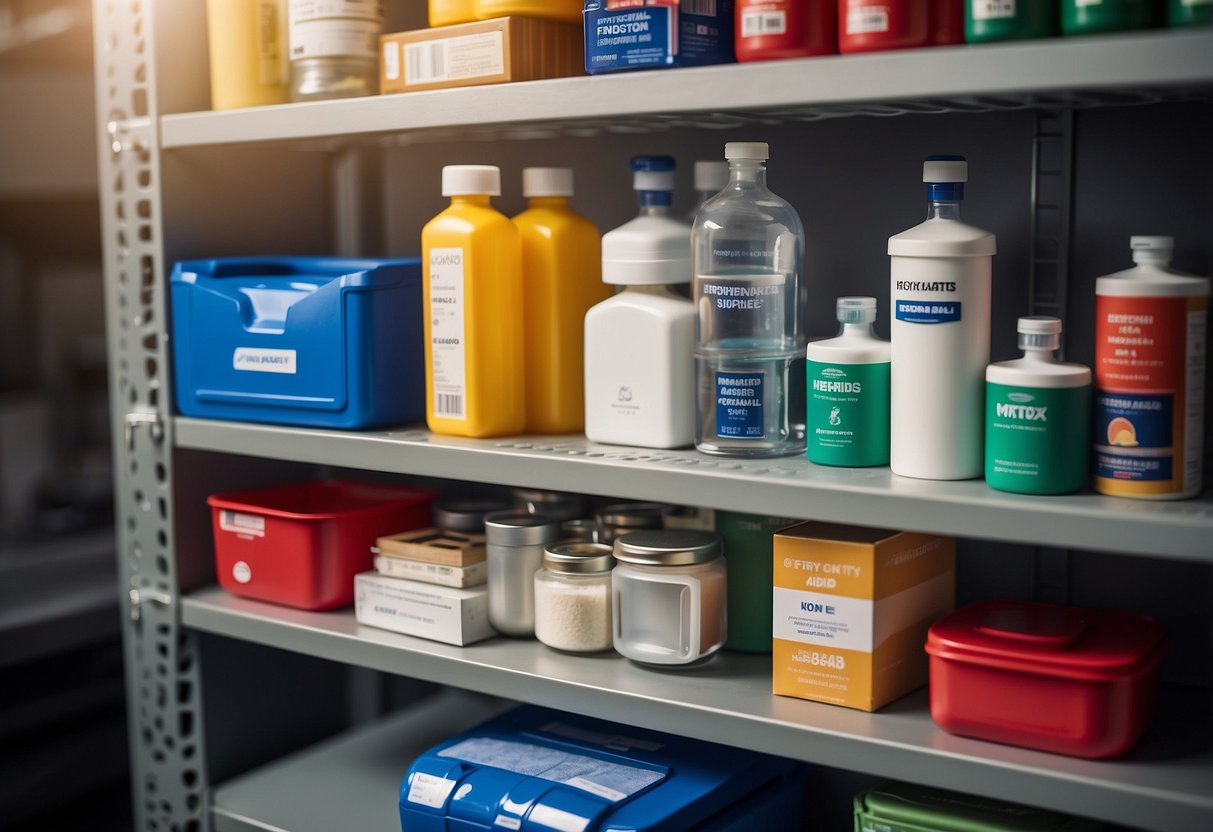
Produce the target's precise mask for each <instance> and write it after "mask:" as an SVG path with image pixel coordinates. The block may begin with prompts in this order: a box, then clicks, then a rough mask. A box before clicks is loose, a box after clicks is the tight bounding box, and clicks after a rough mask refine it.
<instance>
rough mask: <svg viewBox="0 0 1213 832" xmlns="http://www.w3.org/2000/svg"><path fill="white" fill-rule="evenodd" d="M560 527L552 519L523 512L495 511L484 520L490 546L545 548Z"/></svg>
mask: <svg viewBox="0 0 1213 832" xmlns="http://www.w3.org/2000/svg"><path fill="white" fill-rule="evenodd" d="M559 529H560V527H559V526H558V525H557V524H556V519H555V518H554V517H549V516H548V515H546V514H528V513H527V512H525V511H495V512H493V513H492V514H489V515H486V516H485V518H484V535H485V539H486V541H487V543H488V545H490V546H546V545H547V544H549V543H554V542H555V541H556V536H557V535H558V534H559V533H560V532H559Z"/></svg>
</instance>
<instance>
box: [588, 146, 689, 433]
mask: <svg viewBox="0 0 1213 832" xmlns="http://www.w3.org/2000/svg"><path fill="white" fill-rule="evenodd" d="M632 172H633V183H634V184H633V186H634V187H635V189H636V195H637V197H638V199H639V201H640V215H639V216H637V217H636V218H635V219H633V220H631V221H630V222H627V223H624V224H623V225H621V226H619V227H618V228H616V229H614V230H613V231H609V232H607V234H606V235H604V236H603V238H602V280H603V282H605V283H612V284H615V285H619V286H623V287H624V290H623V291H622V292H620V293H619V294H617V295H615V296H614V297H612V298H609V299H608V300H605V301H603V302H602V303H600V304H598V305H596V306H594V307H593V308H591V309H590V311H589V312H587V313H586V316H585V435H586V438H588V439H590V440H591V441H593V442H607V443H611V444H616V445H640V446H642V447H646V448H679V447H682V446H684V445H690V444H691V443H692V442H693V441H694V439H695V400H694V390H693V381H694V372H695V365H694V357H693V347H694V338H695V307H694V306H692V305H691V302H690V300H688V299H687V298H686V297H685V296H684V295H679V294H677V293H676V292H675V291H673V289H672V288H671V287H673V286H676V285H679V284H686V283H689V282H690V280H691V227H690V226H689V225H687V224H686V223H683V222H679V221H678V220H676V219H674V217H673V216H672V215H671V213H670V206H671V203H672V202H673V199H672V197H673V192H674V159H673V158H671V157H669V156H637V157H636V158H634V159H632Z"/></svg>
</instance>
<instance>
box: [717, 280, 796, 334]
mask: <svg viewBox="0 0 1213 832" xmlns="http://www.w3.org/2000/svg"><path fill="white" fill-rule="evenodd" d="M787 284H788V277H787V275H783V274H763V273H757V274H745V275H730V276H729V277H716V276H708V275H700V276H699V280H698V281H697V285H698V290H699V295H700V297H701V298H706V299H708V300H709V301H711V304H712V309H713V310H715V311H717V312H747V313H755V315H754V318H755V322H756V323H758V324H759V326H757V327H753V328H755V329H758V328H761V329H766V327H762V326H761V324H762V323H763V322H765V321H771V322H777V323H779V324H780V326H781V327H782V323H783V320H782V319H783V296H784V294H785V293H786V292H787ZM701 314H702V313H701ZM781 331H782V329H779V330H776V332H781ZM768 337H770V336H768ZM775 337H778V335H776V336H775Z"/></svg>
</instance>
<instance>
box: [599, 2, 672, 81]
mask: <svg viewBox="0 0 1213 832" xmlns="http://www.w3.org/2000/svg"><path fill="white" fill-rule="evenodd" d="M585 17H586V20H585V41H586V68H587V69H588V70H589V71H591V72H593V71H600V70H603V69H621V68H623V67H632V66H658V65H665V64H669V63H672V62H673V59H674V57H675V56H676V55H677V54H678V44H677V42H676V40H675V38H674V34H675V31H676V29H675V27H674V26H673V20H674V11H673V10H672V9H671V8H669V7H668V6H652V7H646V8H643V9H630V10H627V11H619V12H612V11H606V12H586V15H585Z"/></svg>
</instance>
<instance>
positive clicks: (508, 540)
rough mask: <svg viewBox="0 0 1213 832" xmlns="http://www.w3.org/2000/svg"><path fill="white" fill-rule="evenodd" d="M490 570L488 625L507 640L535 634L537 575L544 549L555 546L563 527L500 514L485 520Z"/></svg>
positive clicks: (543, 518) (546, 520)
mask: <svg viewBox="0 0 1213 832" xmlns="http://www.w3.org/2000/svg"><path fill="white" fill-rule="evenodd" d="M484 533H485V541H486V544H487V545H486V546H485V549H486V558H485V559H486V560H487V562H488V567H489V581H488V583H489V587H488V592H489V623H491V624H492V625H493V627H494V629H496V630H497V631H498V632H500V633H504V634H505V635H508V636H530V635H534V633H535V572H536V571H538V570H539V568H540V567H541V566H543V548H544V546H546V545H548V544H549V543H554V542H555V541H556V538H557V536H558V535H559V534H560V526H559V524H557V522H556V521H555V520H553V519H552V518H551V517H546V516H544V515H542V514H527V513H525V512H519V511H500V512H495V513H493V514H490V515H488V516H487V517H486V518H485V519H484Z"/></svg>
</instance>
